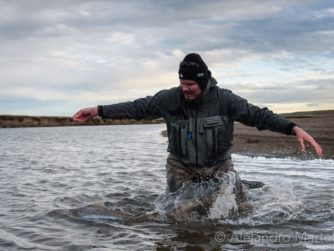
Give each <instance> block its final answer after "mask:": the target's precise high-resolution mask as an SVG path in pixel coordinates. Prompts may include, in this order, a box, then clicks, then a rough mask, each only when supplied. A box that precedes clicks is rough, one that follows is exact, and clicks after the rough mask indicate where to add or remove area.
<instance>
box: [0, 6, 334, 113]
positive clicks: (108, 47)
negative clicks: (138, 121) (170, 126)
mask: <svg viewBox="0 0 334 251" xmlns="http://www.w3.org/2000/svg"><path fill="white" fill-rule="evenodd" d="M189 52H197V53H200V54H201V55H202V57H203V59H204V60H205V61H206V62H207V64H208V65H209V67H210V69H211V71H212V72H213V75H214V77H215V78H216V79H217V80H218V82H219V85H220V86H221V87H223V88H228V89H231V90H232V91H233V92H235V93H237V94H238V95H241V96H243V97H245V98H247V99H248V100H249V101H250V102H251V103H254V104H257V105H260V106H267V107H270V108H271V109H273V110H274V111H276V112H286V111H297V110H318V109H334V102H333V100H334V67H333V65H334V2H333V1H317V0H314V1H311V0H300V1H297V0H295V1H293V0H287V1H274V0H273V1H255V0H254V1H234V0H231V1H224V0H223V1H218V0H217V1H210V0H209V1H186V0H185V1H177V0H173V1H163V0H161V1H157V0H151V1H150V0H145V1H142V0H133V1H116V0H115V1H109V0H108V1H107V0H106V1H99V0H96V1H80V0H71V1H65V0H57V1H53V0H50V1H48V0H25V1H21V0H8V1H5V0H3V1H1V0H0V114H27V115H65V116H71V115H72V114H73V113H74V112H76V111H77V110H78V109H80V108H83V107H86V106H95V105H97V104H110V103H115V102H120V101H128V100H133V99H135V98H139V97H142V96H147V95H153V94H154V93H156V92H157V91H159V90H161V89H166V88H171V87H173V86H176V85H177V84H178V78H177V70H178V63H179V62H180V61H181V60H182V58H183V57H184V56H185V55H186V54H187V53H189Z"/></svg>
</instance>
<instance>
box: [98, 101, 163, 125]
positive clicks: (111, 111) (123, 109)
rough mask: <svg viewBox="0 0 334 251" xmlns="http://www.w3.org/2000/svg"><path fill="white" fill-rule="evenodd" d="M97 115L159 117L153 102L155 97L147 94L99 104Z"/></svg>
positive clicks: (134, 117) (136, 117) (125, 117)
mask: <svg viewBox="0 0 334 251" xmlns="http://www.w3.org/2000/svg"><path fill="white" fill-rule="evenodd" d="M98 113H99V116H100V117H102V118H110V119H136V120H140V119H144V118H146V119H156V118H159V117H161V114H160V112H159V109H157V105H156V102H155V97H154V96H153V97H152V96H147V97H146V98H139V99H136V100H134V101H132V102H124V103H118V104H112V105H99V106H98Z"/></svg>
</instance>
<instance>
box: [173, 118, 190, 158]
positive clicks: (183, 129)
mask: <svg viewBox="0 0 334 251" xmlns="http://www.w3.org/2000/svg"><path fill="white" fill-rule="evenodd" d="M188 124H189V122H188V120H180V121H178V122H177V123H171V125H170V128H171V132H170V134H171V135H170V136H169V151H170V152H172V153H174V154H175V155H177V156H187V155H188V148H189V147H188V146H187V138H188V136H187V135H188V134H189V125H188Z"/></svg>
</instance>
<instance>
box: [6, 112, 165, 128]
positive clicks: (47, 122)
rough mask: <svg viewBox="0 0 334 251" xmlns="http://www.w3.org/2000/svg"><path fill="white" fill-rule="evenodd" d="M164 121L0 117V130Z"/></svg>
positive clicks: (161, 120)
mask: <svg viewBox="0 0 334 251" xmlns="http://www.w3.org/2000/svg"><path fill="white" fill-rule="evenodd" d="M162 122H163V119H155V120H147V119H145V120H140V121H137V120H134V119H122V120H121V119H101V118H99V117H96V118H94V119H92V120H90V121H88V122H84V123H79V122H74V121H73V120H72V118H71V117H54V116H23V115H17V116H16V115H0V128H13V127H48V126H87V125H125V124H157V123H162Z"/></svg>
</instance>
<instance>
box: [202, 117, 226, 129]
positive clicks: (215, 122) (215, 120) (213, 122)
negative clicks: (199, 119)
mask: <svg viewBox="0 0 334 251" xmlns="http://www.w3.org/2000/svg"><path fill="white" fill-rule="evenodd" d="M222 125H223V122H222V120H221V119H220V117H210V118H206V119H205V120H204V127H216V126H222Z"/></svg>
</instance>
